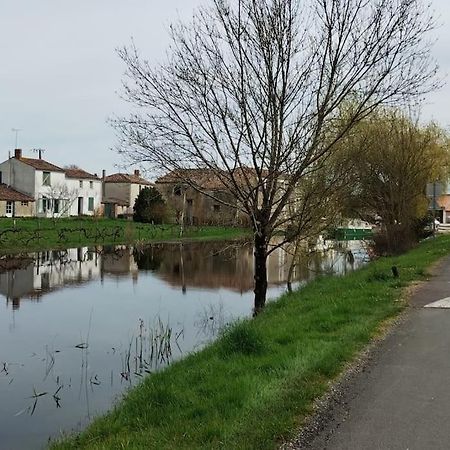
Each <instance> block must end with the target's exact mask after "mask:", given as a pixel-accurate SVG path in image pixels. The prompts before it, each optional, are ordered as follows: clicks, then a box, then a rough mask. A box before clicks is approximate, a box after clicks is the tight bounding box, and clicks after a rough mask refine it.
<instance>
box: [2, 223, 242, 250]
mask: <svg viewBox="0 0 450 450" xmlns="http://www.w3.org/2000/svg"><path fill="white" fill-rule="evenodd" d="M179 231H180V230H179V227H178V226H176V225H151V224H141V223H135V222H132V221H128V220H124V219H116V220H113V219H106V218H67V219H66V218H63V219H57V220H52V219H37V218H30V219H6V218H2V219H0V254H12V253H21V252H25V251H33V250H54V249H60V248H68V247H77V246H85V245H103V244H132V243H134V242H137V241H142V242H147V241H165V240H173V239H179ZM245 234H247V232H246V230H242V229H238V228H226V227H187V228H186V229H185V232H184V234H183V238H185V239H232V238H237V237H242V236H244V235H245Z"/></svg>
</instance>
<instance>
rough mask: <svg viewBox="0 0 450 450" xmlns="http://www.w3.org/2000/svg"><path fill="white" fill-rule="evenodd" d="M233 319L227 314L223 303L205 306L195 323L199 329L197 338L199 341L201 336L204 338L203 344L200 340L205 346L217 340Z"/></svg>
mask: <svg viewBox="0 0 450 450" xmlns="http://www.w3.org/2000/svg"><path fill="white" fill-rule="evenodd" d="M231 319H232V318H231V317H230V316H228V315H227V314H226V312H225V309H224V306H223V302H222V301H220V302H219V303H217V304H213V303H210V304H209V305H207V306H205V307H204V308H203V310H202V311H200V313H199V314H198V318H197V320H196V321H195V322H194V326H195V328H197V335H196V337H197V338H198V339H199V338H200V337H201V336H202V337H203V338H204V341H203V342H202V341H201V340H200V339H199V341H200V342H199V343H200V344H204V343H208V342H210V341H212V340H213V339H215V338H216V337H217V335H218V334H219V333H220V331H221V330H223V328H224V327H225V326H226V325H227V324H228V323H229V322H230V321H231Z"/></svg>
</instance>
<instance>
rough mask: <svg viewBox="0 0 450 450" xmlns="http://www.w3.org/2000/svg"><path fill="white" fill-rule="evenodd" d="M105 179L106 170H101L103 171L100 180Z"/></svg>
mask: <svg viewBox="0 0 450 450" xmlns="http://www.w3.org/2000/svg"><path fill="white" fill-rule="evenodd" d="M105 177H106V170H105V169H103V170H102V180H104V179H105Z"/></svg>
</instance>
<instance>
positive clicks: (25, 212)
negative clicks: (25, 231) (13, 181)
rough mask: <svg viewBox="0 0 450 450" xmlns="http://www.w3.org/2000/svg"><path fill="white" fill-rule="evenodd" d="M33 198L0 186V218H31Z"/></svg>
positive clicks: (5, 186) (2, 185)
mask: <svg viewBox="0 0 450 450" xmlns="http://www.w3.org/2000/svg"><path fill="white" fill-rule="evenodd" d="M33 215H34V198H32V197H30V196H29V195H26V194H22V193H21V192H18V191H16V190H15V189H12V188H11V187H8V186H7V185H6V184H3V183H1V184H0V217H32V216H33Z"/></svg>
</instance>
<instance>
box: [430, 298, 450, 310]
mask: <svg viewBox="0 0 450 450" xmlns="http://www.w3.org/2000/svg"><path fill="white" fill-rule="evenodd" d="M424 308H450V297H445V298H442V299H441V300H438V301H436V302H432V303H428V305H425V306H424Z"/></svg>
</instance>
